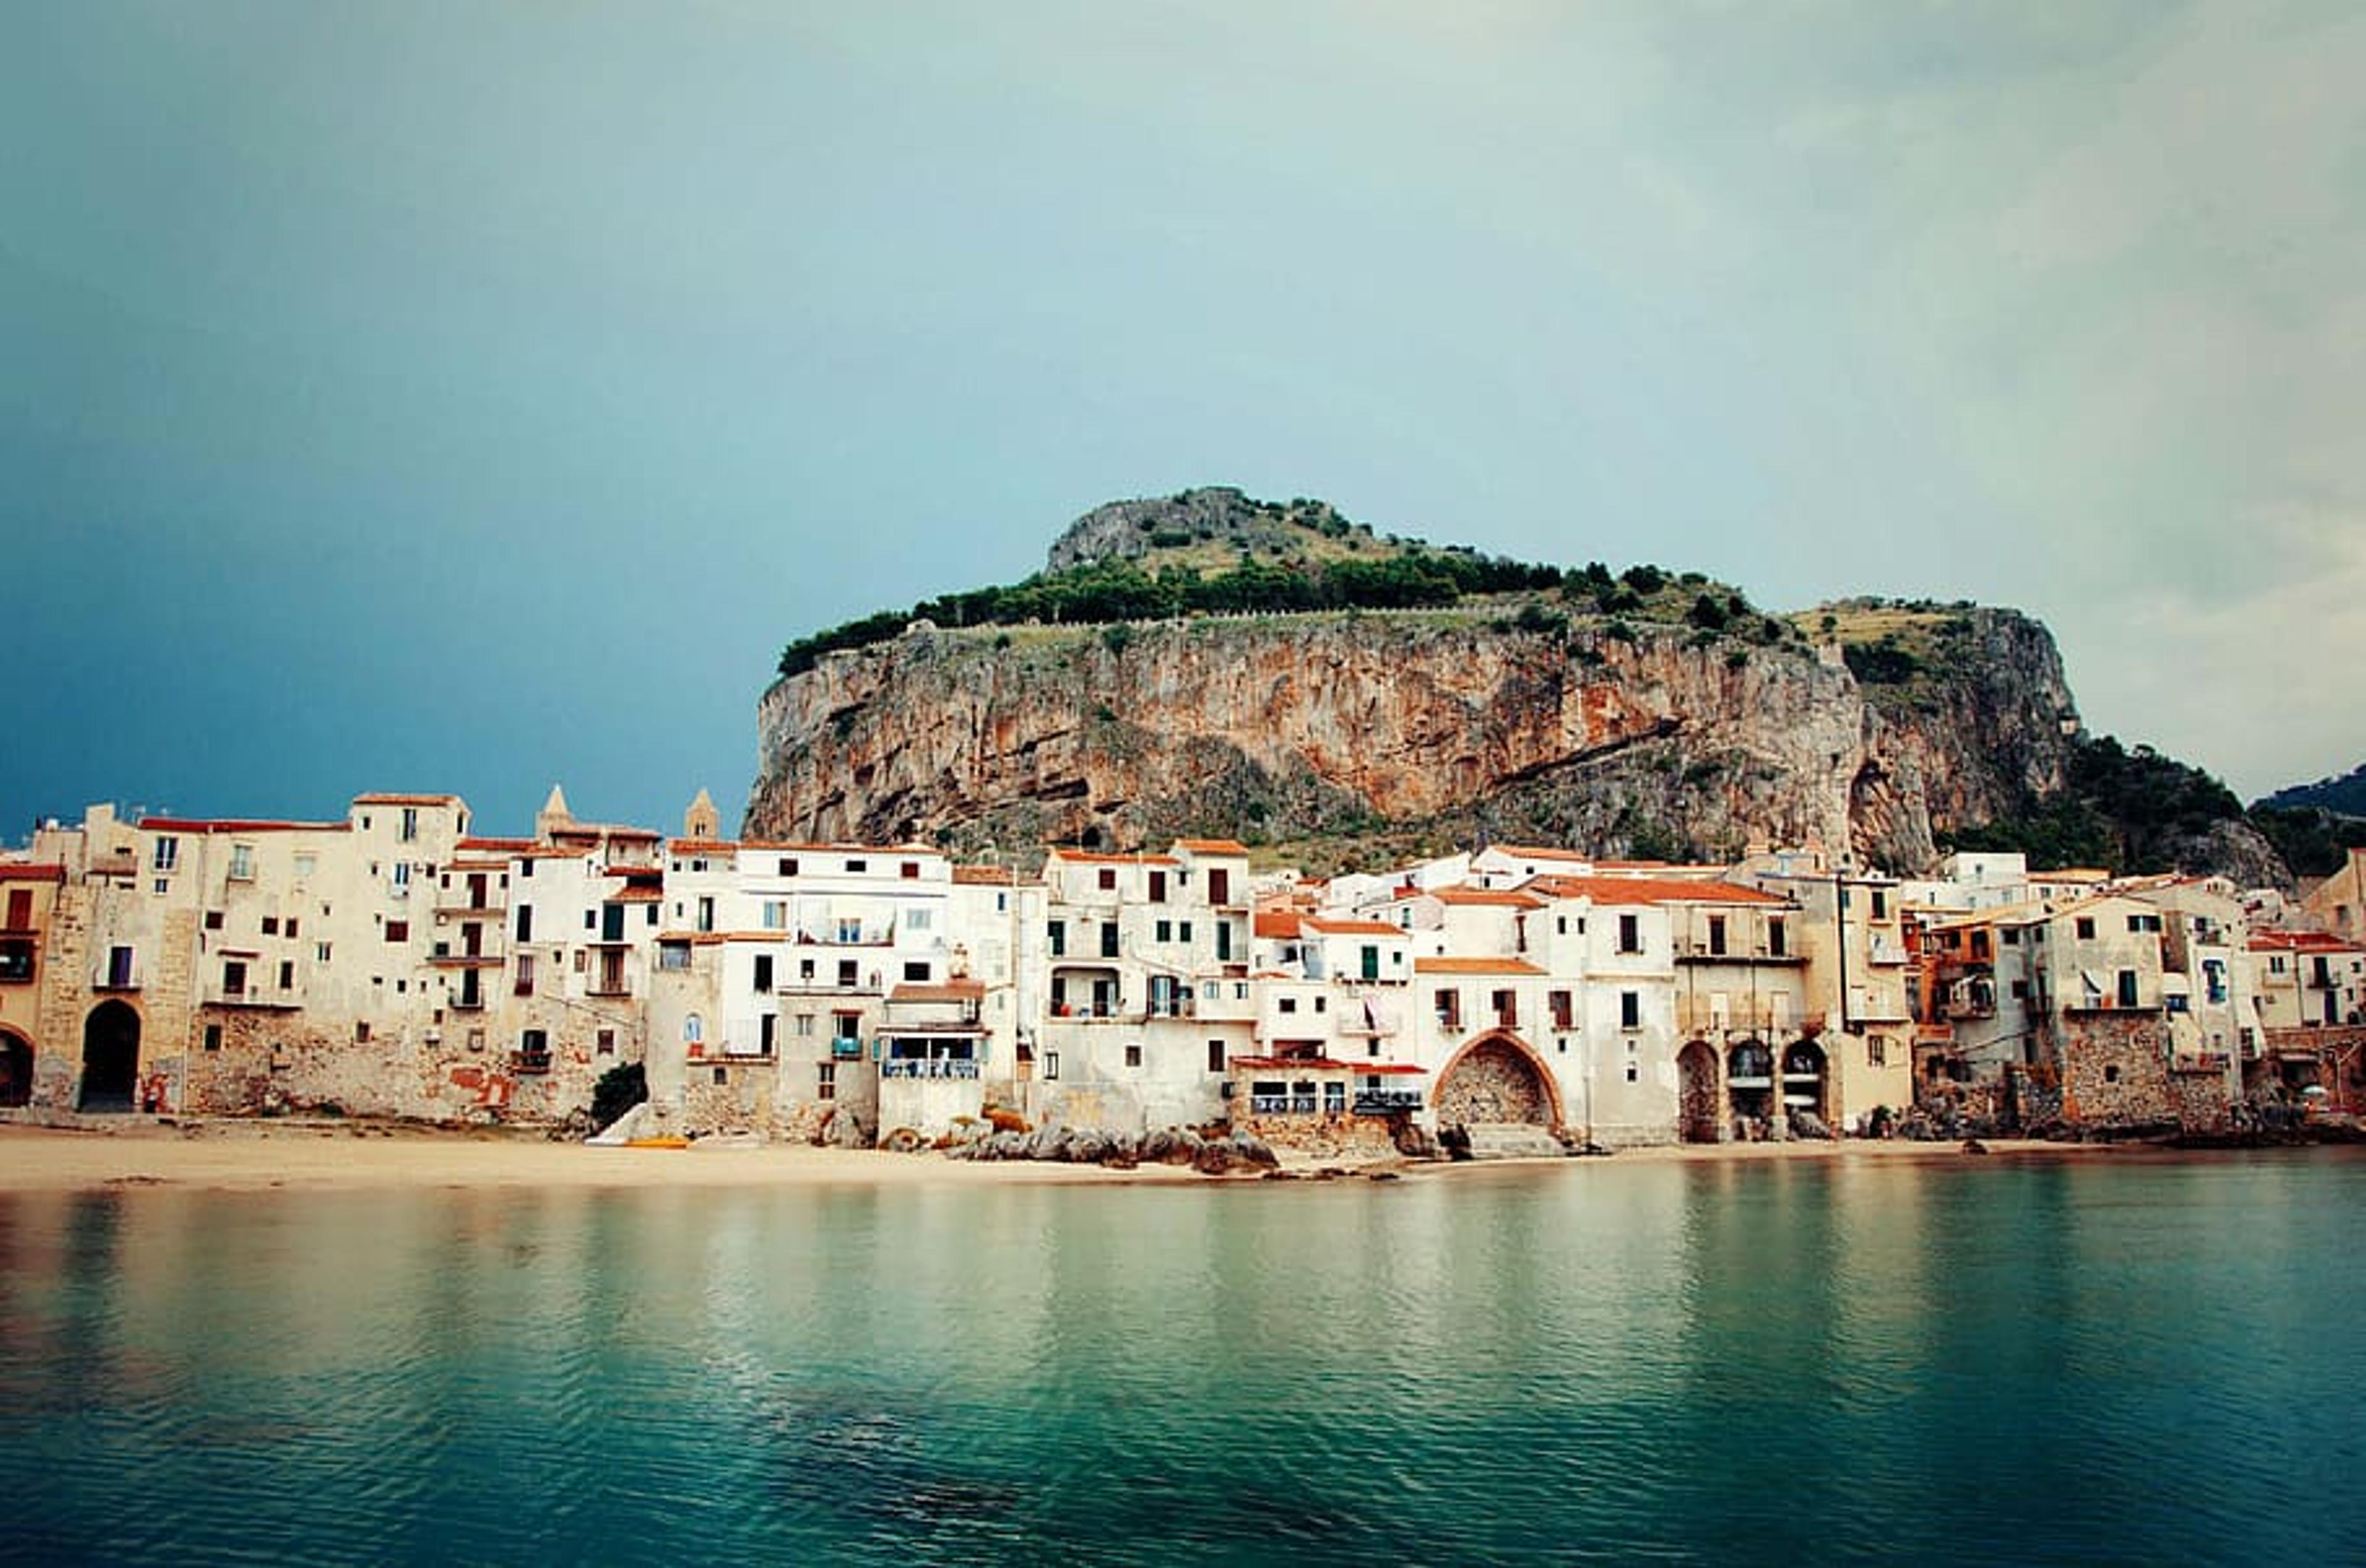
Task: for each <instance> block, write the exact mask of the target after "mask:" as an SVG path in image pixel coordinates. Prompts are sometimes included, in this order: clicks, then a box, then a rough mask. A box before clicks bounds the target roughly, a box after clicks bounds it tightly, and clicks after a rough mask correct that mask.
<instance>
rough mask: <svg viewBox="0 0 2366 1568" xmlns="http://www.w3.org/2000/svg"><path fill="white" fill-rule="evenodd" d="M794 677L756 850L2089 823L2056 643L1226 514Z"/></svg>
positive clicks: (958, 596) (1916, 844)
mask: <svg viewBox="0 0 2366 1568" xmlns="http://www.w3.org/2000/svg"><path fill="white" fill-rule="evenodd" d="M781 670H782V678H781V679H780V680H779V681H777V682H775V683H774V684H773V685H772V688H771V689H770V690H769V691H768V692H767V693H766V694H765V695H764V698H763V701H762V704H761V705H760V711H759V724H760V757H761V772H760V776H759V778H758V779H757V781H756V784H755V787H754V789H753V790H752V792H751V794H750V798H749V811H748V818H747V831H748V832H749V833H750V834H751V835H762V836H767V837H794V838H824V839H828V838H859V839H873V840H877V839H902V838H914V837H917V838H923V839H929V840H937V841H941V842H943V843H946V844H949V845H952V846H956V847H959V848H962V849H963V850H968V851H976V850H980V849H983V848H986V847H987V846H993V847H997V848H1000V849H1003V850H1007V851H1022V852H1023V851H1024V850H1025V849H1026V848H1029V847H1031V846H1034V845H1037V844H1041V843H1044V842H1070V843H1084V844H1090V845H1100V846H1105V847H1120V848H1122V847H1132V846H1137V845H1141V844H1144V843H1155V842H1157V841H1159V840H1162V839H1164V838H1165V837H1166V836H1168V835H1175V834H1183V835H1189V834H1210V835H1223V836H1231V837H1239V838H1242V839H1244V840H1248V841H1250V842H1252V843H1262V844H1286V845H1288V846H1289V847H1290V850H1291V852H1292V853H1293V854H1294V855H1296V856H1298V857H1299V858H1301V860H1303V861H1305V862H1307V863H1312V864H1315V865H1318V866H1319V865H1323V864H1326V863H1340V862H1356V861H1361V860H1363V859H1364V858H1366V856H1367V854H1368V852H1369V851H1370V850H1371V849H1372V848H1373V847H1374V846H1375V845H1377V844H1379V843H1381V842H1385V843H1386V844H1387V845H1389V846H1390V847H1391V850H1392V851H1395V852H1405V851H1417V850H1420V849H1428V848H1444V847H1450V846H1452V845H1455V844H1467V843H1470V842H1471V841H1473V840H1480V839H1488V838H1493V839H1506V840H1508V839H1521V838H1526V839H1537V840H1549V841H1554V842H1566V843H1572V844H1577V845H1582V846H1584V847H1587V848H1589V849H1591V850H1593V851H1594V852H1598V853H1602V854H1606V855H1634V856H1669V857H1692V856H1718V857H1721V856H1726V855H1732V854H1738V853H1740V852H1741V851H1742V849H1743V848H1744V847H1745V846H1747V845H1748V844H1750V843H1752V842H1753V841H1769V842H1801V841H1806V840H1817V841H1820V842H1823V843H1825V844H1827V845H1831V846H1834V847H1841V846H1846V847H1848V848H1849V849H1850V850H1852V851H1853V852H1854V853H1855V854H1856V855H1857V856H1858V857H1859V858H1860V860H1862V861H1864V862H1866V863H1875V864H1880V865H1886V866H1890V867H1893V868H1896V869H1899V870H1916V869H1920V868H1921V866H1922V865H1924V864H1926V863H1928V862H1929V861H1931V860H1932V857H1933V856H1934V855H1935V854H1936V853H1937V852H1938V850H1939V848H1940V845H1941V843H1942V841H1943V840H1945V839H1946V838H1948V837H1950V836H1953V835H1956V834H1959V833H1962V832H1964V831H1966V830H1995V825H1996V824H1999V823H2011V822H2014V821H2017V820H2021V819H2022V818H2028V817H2030V816H2031V815H2032V813H2033V811H2034V807H2036V805H2037V804H2038V803H2044V802H2049V801H2054V800H2056V799H2059V798H2061V797H2063V795H2064V792H2065V791H2066V789H2067V787H2068V786H2069V784H2070V783H2071V778H2072V768H2073V762H2074V759H2075V758H2076V757H2077V756H2078V755H2079V754H2080V752H2081V750H2082V748H2081V745H2080V742H2079V739H2077V737H2078V730H2079V723H2078V717H2077V710H2076V707H2075V705H2074V704H2073V702H2072V700H2071V697H2070V694H2069V691H2068V689H2067V686H2066V685H2065V683H2064V682H2063V678H2062V671H2061V663H2060V659H2059V656H2058V654H2057V653H2056V649H2055V647H2054V643H2053V639H2052V637H2050V636H2049V635H2048V634H2047V633H2046V631H2045V627H2043V626H2040V625H2038V624H2037V623H2036V622H2034V621H2032V620H2030V619H2028V618H2027V617H2025V616H2022V615H2018V614H2016V613H2014V612H2012V611H2009V610H1998V609H1989V608H1983V607H1978V606H1974V605H1969V604H1951V605H1944V606H1942V605H1937V604H1883V603H1878V602H1875V601H1868V600H1855V601H1850V602H1847V603H1845V604H1834V605H1829V606H1821V607H1819V608H1817V609H1814V610H1810V611H1806V612H1802V613H1799V614H1797V615H1789V616H1776V615H1766V614H1763V613H1762V612H1760V611H1758V610H1757V609H1756V608H1755V607H1753V606H1752V604H1750V603H1749V600H1748V598H1747V597H1746V595H1744V594H1742V593H1741V592H1740V591H1738V590H1736V589H1734V588H1732V587H1730V586H1729V585H1726V584H1721V583H1717V582H1714V581H1710V580H1708V579H1707V578H1706V577H1703V576H1701V575H1699V574H1697V573H1684V572H1674V571H1669V570H1664V569H1662V568H1658V567H1653V566H1648V565H1645V566H1632V567H1628V568H1627V569H1626V570H1623V571H1620V572H1617V573H1613V572H1612V571H1611V570H1608V569H1607V568H1606V567H1605V566H1603V565H1601V564H1599V563H1595V564H1591V565H1588V566H1584V567H1580V568H1560V567H1553V566H1546V565H1538V564H1534V563H1522V562H1515V561H1506V560H1502V559H1498V558H1491V557H1485V556H1481V555H1479V554H1477V553H1475V552H1472V551H1469V550H1462V549H1454V548H1441V547H1434V546H1430V545H1427V544H1425V543H1423V542H1421V541H1418V540H1411V539H1402V538H1396V537H1392V536H1374V535H1373V534H1372V533H1371V532H1370V531H1369V529H1367V528H1364V527H1361V526H1359V525H1355V524H1353V523H1350V522H1349V521H1348V520H1346V518H1344V517H1341V516H1340V515H1339V514H1338V513H1336V512H1335V511H1334V510H1333V509H1332V508H1330V507H1328V506H1325V505H1324V504H1323V503H1321V502H1308V501H1302V500H1301V501H1298V502H1290V503H1287V504H1279V503H1273V502H1256V501H1253V500H1251V499H1249V498H1247V497H1245V496H1243V495H1241V494H1240V492H1238V491H1225V490H1202V491H1187V492H1184V493H1183V494H1181V495H1178V496H1174V497H1169V498H1166V499H1164V500H1153V501H1136V502H1118V503H1114V504H1112V505H1110V506H1104V507H1101V508H1098V509H1097V510H1096V511H1094V512H1092V513H1087V515H1086V516H1084V517H1083V518H1080V519H1078V520H1077V522H1076V524H1074V525H1072V526H1071V527H1070V528H1069V529H1068V530H1067V531H1066V532H1065V533H1064V534H1063V535H1062V536H1061V537H1060V538H1059V540H1057V541H1056V542H1055V543H1054V544H1053V547H1052V549H1051V552H1050V554H1049V557H1048V559H1047V564H1046V568H1045V570H1044V571H1043V572H1042V573H1039V574H1037V575H1036V576H1034V577H1031V578H1029V579H1027V580H1025V581H1022V582H1020V583H1016V584H1011V585H1008V586H1007V587H997V588H986V589H979V590H973V591H966V592H961V593H954V594H947V595H943V596H941V597H939V598H937V599H934V600H930V601H928V602H925V603H924V604H918V605H915V606H913V607H912V609H911V610H910V611H908V612H894V613H890V614H886V615H876V616H871V617H866V618H865V619H864V620H862V621H858V622H851V623H848V625H847V626H840V627H833V628H830V629H829V630H828V631H826V632H822V633H817V634H816V635H815V636H813V637H806V638H803V639H800V641H798V642H796V643H792V644H791V645H790V646H789V647H788V648H787V649H784V650H783V657H782V661H781ZM2259 848H2260V849H2262V850H2263V849H2264V846H2259ZM2226 849H2227V846H2225V845H2220V846H2217V847H2216V848H2215V849H2210V848H2207V847H2204V846H2200V845H2199V844H2198V841H2197V844H2196V845H2190V846H2187V847H2186V848H2185V849H2180V850H2178V851H2176V852H2178V853H2191V854H2193V855H2195V856H2196V857H2197V858H2199V857H2202V856H2204V855H2207V856H2210V857H2213V863H2215V859H2216V858H2219V857H2222V856H2223V852H2225V851H2226ZM2236 859H2237V860H2243V859H2250V860H2255V861H2256V860H2258V859H2259V857H2256V856H2250V855H2248V852H2245V853H2244V854H2240V855H2237V856H2236ZM2265 859H2266V860H2267V861H2272V856H2271V855H2270V856H2266V857H2265Z"/></svg>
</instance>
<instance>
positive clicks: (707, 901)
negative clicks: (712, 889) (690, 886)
mask: <svg viewBox="0 0 2366 1568" xmlns="http://www.w3.org/2000/svg"><path fill="white" fill-rule="evenodd" d="M698 929H699V930H700V931H713V930H714V929H715V899H714V897H713V896H711V895H708V896H703V897H700V899H699V900H698Z"/></svg>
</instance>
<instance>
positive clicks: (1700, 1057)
mask: <svg viewBox="0 0 2366 1568" xmlns="http://www.w3.org/2000/svg"><path fill="white" fill-rule="evenodd" d="M1676 1083H1677V1086H1678V1089H1677V1100H1676V1135H1677V1137H1679V1138H1681V1139H1682V1140H1683V1141H1684V1142H1685V1143H1687V1144H1715V1143H1721V1142H1723V1141H1724V1138H1725V1106H1724V1099H1725V1097H1724V1095H1723V1094H1721V1093H1720V1092H1719V1090H1718V1071H1717V1048H1716V1047H1715V1046H1713V1045H1711V1044H1710V1043H1708V1042H1707V1041H1706V1040H1695V1041H1693V1042H1691V1043H1688V1044H1687V1045H1685V1047H1684V1049H1683V1050H1681V1051H1679V1052H1677V1053H1676Z"/></svg>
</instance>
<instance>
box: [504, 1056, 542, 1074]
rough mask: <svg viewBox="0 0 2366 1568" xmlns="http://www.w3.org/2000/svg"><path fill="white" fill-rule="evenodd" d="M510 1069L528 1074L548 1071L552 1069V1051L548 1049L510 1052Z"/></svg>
mask: <svg viewBox="0 0 2366 1568" xmlns="http://www.w3.org/2000/svg"><path fill="white" fill-rule="evenodd" d="M510 1071H512V1072H513V1073H523V1074H527V1075H529V1076H530V1075H533V1074H535V1073H546V1072H548V1071H550V1053H549V1052H547V1051H513V1052H511V1053H510Z"/></svg>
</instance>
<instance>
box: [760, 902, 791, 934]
mask: <svg viewBox="0 0 2366 1568" xmlns="http://www.w3.org/2000/svg"><path fill="white" fill-rule="evenodd" d="M764 929H765V930H766V931H786V930H788V929H789V901H788V900H787V899H785V898H767V899H765V900H764Z"/></svg>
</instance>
